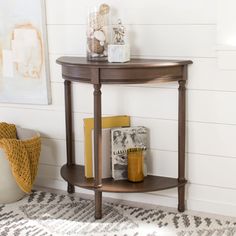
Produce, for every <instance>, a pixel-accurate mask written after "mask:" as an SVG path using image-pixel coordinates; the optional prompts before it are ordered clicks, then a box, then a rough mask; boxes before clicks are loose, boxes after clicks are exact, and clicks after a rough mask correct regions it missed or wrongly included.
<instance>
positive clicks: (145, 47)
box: [48, 25, 216, 57]
mask: <svg viewBox="0 0 236 236" xmlns="http://www.w3.org/2000/svg"><path fill="white" fill-rule="evenodd" d="M129 30H130V35H129V37H130V44H131V54H132V55H142V56H157V55H158V56H182V57H188V56H191V57H215V56H216V54H215V47H216V46H215V45H216V42H215V38H216V26H208V25H207V26H203V25H194V26H187V25H178V26H172V25H167V26H166V25H159V26H157V25H139V26H137V25H130V26H129ZM85 31H86V27H85V26H84V25H49V26H48V42H49V52H50V53H57V54H81V55H85V52H86V35H85ZM147 36H148V37H147ZM177 36H178V37H177ZM58 39H60V40H58Z"/></svg>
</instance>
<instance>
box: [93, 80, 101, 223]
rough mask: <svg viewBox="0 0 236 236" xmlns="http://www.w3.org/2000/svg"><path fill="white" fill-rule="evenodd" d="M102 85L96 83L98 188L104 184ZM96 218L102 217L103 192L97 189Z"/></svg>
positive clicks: (96, 171) (95, 142) (95, 133)
mask: <svg viewBox="0 0 236 236" xmlns="http://www.w3.org/2000/svg"><path fill="white" fill-rule="evenodd" d="M100 89H101V85H100V84H94V165H95V181H94V185H95V187H96V188H100V187H101V186H102V128H101V125H102V119H101V90H100ZM95 218H96V219H101V218H102V192H100V191H97V190H95Z"/></svg>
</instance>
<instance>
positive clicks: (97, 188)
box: [57, 57, 192, 219]
mask: <svg viewBox="0 0 236 236" xmlns="http://www.w3.org/2000/svg"><path fill="white" fill-rule="evenodd" d="M57 63H58V64H60V65H61V66H62V77H63V78H64V80H65V82H64V85H65V117H66V145H67V164H66V165H64V166H63V167H62V168H61V175H62V177H63V178H64V179H65V180H66V181H67V182H68V190H67V191H68V192H69V193H73V192H74V186H79V187H81V188H86V189H89V190H93V191H94V192H95V218H96V219H100V218H102V192H119V193H121V192H122V193H137V192H151V191H158V190H164V189H169V188H175V187H178V210H179V211H180V212H183V211H184V210H185V204H184V201H185V196H184V195H185V184H186V183H187V180H186V179H185V90H186V88H185V84H186V80H187V67H188V64H192V61H177V60H156V59H132V60H131V61H130V62H127V63H108V62H92V61H88V60H87V59H86V58H82V57H61V58H59V59H57ZM172 81H177V82H178V83H179V115H178V178H168V177H161V176H152V175H149V176H147V177H145V179H144V181H143V182H141V183H131V182H128V181H126V180H118V181H114V180H113V179H112V178H106V179H102V155H101V153H102V149H101V148H102V145H101V142H102V140H101V132H102V130H101V114H102V112H101V85H102V84H145V83H155V82H172ZM71 82H84V83H90V84H92V85H93V87H94V93H93V96H94V163H95V178H91V179H87V178H85V175H84V167H83V166H80V165H76V163H75V155H74V146H73V135H72V133H73V131H72V105H71V103H72V101H71V100H72V96H71ZM144 99H145V98H144Z"/></svg>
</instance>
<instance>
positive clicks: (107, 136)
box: [92, 128, 112, 178]
mask: <svg viewBox="0 0 236 236" xmlns="http://www.w3.org/2000/svg"><path fill="white" fill-rule="evenodd" d="M93 136H94V130H92V155H93V158H92V159H93V177H94V173H95V171H94V167H95V165H94V139H93ZM111 176H112V175H111V129H110V128H107V129H102V178H110V177H111Z"/></svg>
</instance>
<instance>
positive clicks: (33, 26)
mask: <svg viewBox="0 0 236 236" xmlns="http://www.w3.org/2000/svg"><path fill="white" fill-rule="evenodd" d="M44 14H45V9H44V1H43V0H21V1H19V0H7V1H4V0H0V22H1V24H0V102H9V103H29V104H48V103H50V100H51V98H50V91H49V78H48V75H49V73H48V60H47V56H48V55H47V50H46V43H47V42H46V33H45V32H46V30H45V27H46V24H45V16H44Z"/></svg>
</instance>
